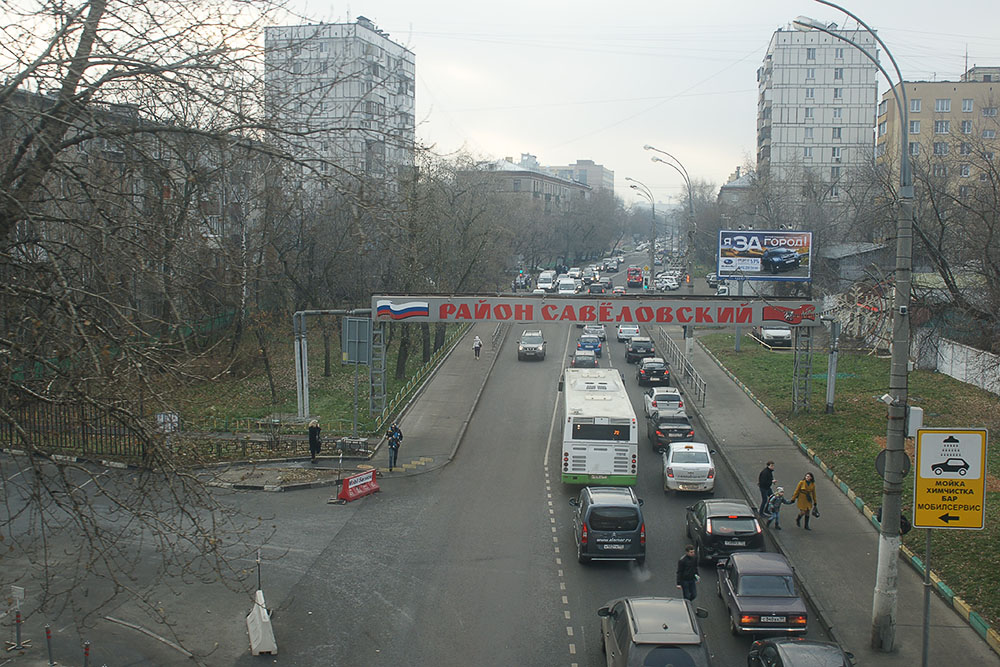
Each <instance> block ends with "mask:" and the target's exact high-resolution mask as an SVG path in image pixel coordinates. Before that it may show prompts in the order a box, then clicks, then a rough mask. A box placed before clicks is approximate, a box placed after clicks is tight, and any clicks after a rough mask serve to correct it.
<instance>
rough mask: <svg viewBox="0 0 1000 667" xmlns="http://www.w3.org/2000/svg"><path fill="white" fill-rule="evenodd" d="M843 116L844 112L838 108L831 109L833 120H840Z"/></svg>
mask: <svg viewBox="0 0 1000 667" xmlns="http://www.w3.org/2000/svg"><path fill="white" fill-rule="evenodd" d="M843 114H844V110H843V109H841V108H840V107H834V108H833V117H834V118H840V117H841V116H843Z"/></svg>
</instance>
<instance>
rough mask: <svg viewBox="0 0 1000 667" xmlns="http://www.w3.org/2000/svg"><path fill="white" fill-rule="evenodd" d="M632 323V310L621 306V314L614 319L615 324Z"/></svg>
mask: <svg viewBox="0 0 1000 667" xmlns="http://www.w3.org/2000/svg"><path fill="white" fill-rule="evenodd" d="M631 321H632V309H630V308H629V307H628V306H622V309H621V312H620V313H618V317H616V318H615V322H631Z"/></svg>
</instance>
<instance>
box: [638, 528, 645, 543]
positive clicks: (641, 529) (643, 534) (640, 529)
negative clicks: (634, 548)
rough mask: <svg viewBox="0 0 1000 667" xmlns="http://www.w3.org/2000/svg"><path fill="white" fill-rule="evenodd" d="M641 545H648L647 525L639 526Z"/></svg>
mask: <svg viewBox="0 0 1000 667" xmlns="http://www.w3.org/2000/svg"><path fill="white" fill-rule="evenodd" d="M639 544H641V545H643V546H645V545H646V524H642V525H641V526H639Z"/></svg>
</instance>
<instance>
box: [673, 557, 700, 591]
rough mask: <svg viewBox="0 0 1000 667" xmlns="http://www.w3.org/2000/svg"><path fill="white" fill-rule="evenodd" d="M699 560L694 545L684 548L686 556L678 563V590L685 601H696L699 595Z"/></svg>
mask: <svg viewBox="0 0 1000 667" xmlns="http://www.w3.org/2000/svg"><path fill="white" fill-rule="evenodd" d="M700 578H701V577H699V576H698V559H697V558H695V555H694V545H691V544H689V545H687V546H686V547H684V555H683V556H681V559H680V560H679V561H677V588H679V589H681V595H682V596H684V599H685V600H694V599H695V597H697V595H698V580H699V579H700Z"/></svg>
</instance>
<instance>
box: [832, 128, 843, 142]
mask: <svg viewBox="0 0 1000 667" xmlns="http://www.w3.org/2000/svg"><path fill="white" fill-rule="evenodd" d="M843 129H844V128H842V127H835V128H833V138H834V139H840V133H841V130H843Z"/></svg>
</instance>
